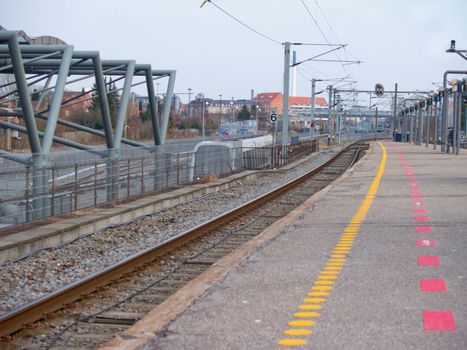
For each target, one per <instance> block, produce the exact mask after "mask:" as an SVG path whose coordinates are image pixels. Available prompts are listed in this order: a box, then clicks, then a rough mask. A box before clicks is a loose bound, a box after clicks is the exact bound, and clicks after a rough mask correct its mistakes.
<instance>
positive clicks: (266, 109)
mask: <svg viewBox="0 0 467 350" xmlns="http://www.w3.org/2000/svg"><path fill="white" fill-rule="evenodd" d="M253 101H254V102H253V103H255V104H256V105H257V106H258V107H259V108H261V113H271V112H272V111H275V112H276V113H277V114H279V115H281V114H282V107H283V102H284V96H283V95H282V93H280V92H263V93H260V94H258V95H256V96H255V98H254V99H253ZM310 101H311V97H302V96H289V112H291V111H294V110H303V109H310V108H311V106H310ZM327 106H328V103H327V101H326V99H325V98H324V97H315V108H327Z"/></svg>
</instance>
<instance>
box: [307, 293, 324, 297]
mask: <svg viewBox="0 0 467 350" xmlns="http://www.w3.org/2000/svg"><path fill="white" fill-rule="evenodd" d="M307 295H308V296H309V297H327V296H328V295H329V293H328V292H309V293H307Z"/></svg>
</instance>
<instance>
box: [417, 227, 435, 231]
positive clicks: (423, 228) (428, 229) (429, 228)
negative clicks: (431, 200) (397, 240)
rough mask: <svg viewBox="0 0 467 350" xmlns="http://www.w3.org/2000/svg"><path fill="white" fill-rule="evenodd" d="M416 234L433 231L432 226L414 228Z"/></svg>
mask: <svg viewBox="0 0 467 350" xmlns="http://www.w3.org/2000/svg"><path fill="white" fill-rule="evenodd" d="M415 231H416V232H431V231H433V227H432V226H415Z"/></svg>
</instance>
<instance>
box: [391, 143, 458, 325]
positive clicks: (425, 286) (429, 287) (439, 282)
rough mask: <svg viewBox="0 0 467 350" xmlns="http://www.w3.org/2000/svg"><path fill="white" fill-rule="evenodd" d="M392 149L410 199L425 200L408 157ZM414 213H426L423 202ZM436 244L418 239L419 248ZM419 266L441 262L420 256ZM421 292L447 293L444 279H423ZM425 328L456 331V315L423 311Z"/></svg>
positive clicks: (424, 218)
mask: <svg viewBox="0 0 467 350" xmlns="http://www.w3.org/2000/svg"><path fill="white" fill-rule="evenodd" d="M392 148H393V149H394V150H395V152H396V153H397V155H398V156H399V159H400V161H401V164H402V166H403V167H404V171H405V175H406V177H407V181H408V184H409V191H410V194H411V196H410V198H411V199H414V200H417V199H423V198H424V197H423V195H422V192H421V191H420V188H419V186H418V183H417V180H416V176H415V175H414V173H413V172H412V169H411V168H410V165H409V163H408V161H407V159H406V157H405V156H404V155H403V154H402V153H401V152H400V151H399V150H398V149H397V148H396V147H394V146H392ZM411 204H412V206H413V208H412V213H414V214H423V213H426V209H425V208H423V206H424V203H423V202H421V201H414V202H412V203H411ZM428 219H429V218H428V216H426V215H417V216H412V220H414V221H416V222H420V221H428ZM415 231H416V232H432V231H433V227H432V226H415ZM435 244H436V242H435V241H434V240H432V239H417V240H416V245H417V246H418V247H434V246H435ZM418 265H419V266H440V265H441V260H440V258H439V256H419V257H418ZM420 291H421V292H423V293H443V292H446V291H447V286H446V282H445V281H444V279H442V278H436V279H421V280H420ZM423 327H424V330H425V331H426V332H435V331H441V332H445V331H455V330H456V329H457V326H456V322H455V320H454V314H453V312H452V311H448V310H446V311H438V310H427V311H423Z"/></svg>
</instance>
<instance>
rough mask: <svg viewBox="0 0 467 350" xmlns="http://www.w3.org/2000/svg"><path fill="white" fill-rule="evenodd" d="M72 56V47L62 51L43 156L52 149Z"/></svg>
mask: <svg viewBox="0 0 467 350" xmlns="http://www.w3.org/2000/svg"><path fill="white" fill-rule="evenodd" d="M72 54H73V46H67V47H66V48H65V50H64V51H63V57H62V62H61V64H60V69H59V71H58V76H57V83H56V85H55V90H54V94H53V97H52V103H51V105H50V109H49V118H48V120H47V125H46V128H45V132H44V138H43V139H42V145H41V146H42V153H43V154H45V155H48V154H49V153H50V149H51V148H52V138H53V136H54V134H55V127H56V126H57V120H58V114H59V113H60V107H61V105H62V100H63V94H64V91H65V84H66V79H67V77H68V70H69V68H70V63H71V56H72Z"/></svg>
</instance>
